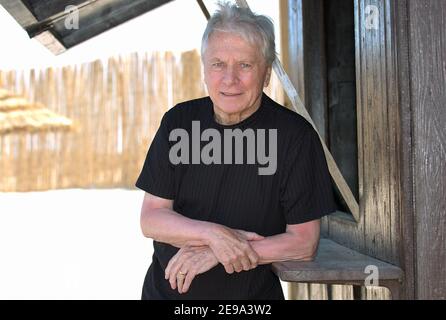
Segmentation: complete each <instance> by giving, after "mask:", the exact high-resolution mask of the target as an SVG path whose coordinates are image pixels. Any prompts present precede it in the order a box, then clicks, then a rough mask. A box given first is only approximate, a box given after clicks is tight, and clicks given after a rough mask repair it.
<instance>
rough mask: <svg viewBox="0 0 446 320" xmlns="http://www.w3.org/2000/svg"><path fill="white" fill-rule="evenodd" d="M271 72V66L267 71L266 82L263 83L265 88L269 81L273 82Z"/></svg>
mask: <svg viewBox="0 0 446 320" xmlns="http://www.w3.org/2000/svg"><path fill="white" fill-rule="evenodd" d="M271 70H272V67H271V66H269V67H268V69H267V70H266V76H265V82H264V83H263V86H264V87H265V88H266V87H267V86H268V85H269V81H270V80H271Z"/></svg>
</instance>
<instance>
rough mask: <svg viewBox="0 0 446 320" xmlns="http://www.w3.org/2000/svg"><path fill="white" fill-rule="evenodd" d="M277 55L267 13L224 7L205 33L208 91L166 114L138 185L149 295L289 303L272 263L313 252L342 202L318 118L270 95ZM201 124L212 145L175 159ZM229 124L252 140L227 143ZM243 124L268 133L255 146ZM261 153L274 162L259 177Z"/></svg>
mask: <svg viewBox="0 0 446 320" xmlns="http://www.w3.org/2000/svg"><path fill="white" fill-rule="evenodd" d="M274 59H275V43H274V28H273V24H272V23H271V21H270V20H269V19H268V18H267V17H265V16H262V15H256V14H254V13H252V12H251V11H250V10H247V9H243V8H238V7H237V6H235V5H230V4H221V5H220V9H219V10H218V11H217V12H216V13H215V14H214V15H213V17H212V18H211V19H210V20H209V22H208V25H207V28H206V30H205V32H204V35H203V41H202V61H203V66H204V78H205V83H206V85H207V88H208V92H209V97H205V98H201V99H196V100H192V101H187V102H184V103H180V104H178V105H177V106H175V107H173V108H172V109H170V110H169V111H168V112H167V113H166V114H165V115H164V117H163V119H162V121H161V125H160V128H159V130H158V132H157V134H156V136H155V138H154V140H153V142H152V144H151V146H150V149H149V151H148V154H147V158H146V161H145V163H144V167H143V169H142V171H141V175H140V176H139V178H138V181H137V183H136V186H137V187H139V188H141V189H142V190H144V191H145V192H146V193H145V197H144V200H143V205H142V210H141V228H142V231H143V234H144V235H145V236H146V237H149V238H152V239H154V255H153V261H152V264H151V266H150V268H149V270H148V272H147V275H146V278H145V281H144V286H143V293H142V298H143V299H283V293H282V289H281V286H280V282H279V279H278V278H277V276H276V275H275V274H274V273H273V272H272V270H271V267H270V264H271V263H272V262H275V261H284V260H290V259H298V260H310V259H312V257H313V256H314V254H315V252H316V249H317V245H318V241H319V227H320V222H319V219H320V218H321V217H322V216H324V215H326V214H329V213H331V212H333V211H335V210H336V206H335V202H334V200H333V194H332V189H331V181H330V176H329V173H328V170H327V164H326V162H325V157H324V154H323V151H322V148H321V144H320V141H319V139H318V136H317V134H316V132H315V131H314V129H313V128H312V126H311V125H310V124H309V123H308V122H307V121H306V120H305V119H304V118H302V117H301V116H299V115H298V114H296V113H294V112H292V111H290V110H288V109H286V108H285V107H283V106H281V105H279V104H277V103H275V102H274V101H272V100H271V99H270V98H269V97H267V96H266V95H265V94H263V87H266V86H267V85H268V82H269V79H270V76H271V65H272V63H273V61H274ZM197 122H199V124H200V126H199V128H200V130H203V134H202V136H201V143H203V142H206V141H209V144H211V143H212V148H207V149H206V146H204V147H203V148H198V147H197V146H194V145H192V146H191V148H190V149H191V152H190V153H188V154H187V155H186V156H184V154H182V155H181V154H179V155H178V154H177V156H178V157H177V158H176V160H175V161H172V157H173V155H175V154H176V153H182V152H184V150H183V149H181V150H180V149H178V148H176V144H177V143H179V140H181V139H183V141H182V144H183V145H184V143H187V142H190V141H191V140H190V139H191V138H190V137H191V136H193V135H196V133H195V134H194V133H193V130H192V129H193V125H194V123H197ZM195 128H196V127H195ZM179 129H181V131H178V130H179ZM210 129H212V131H208V133H209V134H205V130H210ZM227 130H233V131H234V130H237V131H236V132H238V134H241V135H242V138H243V139H239V140H242V142H246V143H238V144H237V143H236V144H235V147H234V146H233V145H232V144H231V145H230V147H228V145H229V144H227V143H225V140H226V139H223V138H222V137H224V136H225V134H226V133H227ZM181 132H183V133H187V134H182V133H181ZM210 132H212V133H210ZM247 132H255V133H256V134H257V135H256V137H257V138H259V137H262V138H263V139H256V146H257V148H254V147H253V146H252V144H253V143H252V141H251V143H250V140H249V134H248V133H247ZM219 134H221V136H220V137H219ZM203 136H205V137H204V138H205V139H204V140H205V141H202V140H203ZM266 136H268V138H266ZM274 136H275V138H276V139H274ZM245 138H246V139H245ZM192 139H193V137H192ZM259 141H260V142H259ZM200 147H201V145H200ZM175 148H176V149H175ZM234 148H235V149H236V150H235V151H234V150H233V149H234ZM210 149H212V150H210ZM258 149H262V151H263V152H264V153H265V154H266V153H267V154H268V155H269V156H270V158H271V156H273V157H275V158H276V159H274V160H275V163H276V164H277V168H276V169H275V170H269V171H268V172H267V173H266V174H260V171H259V170H258V169H259V167H262V166H264V165H265V163H262V161H261V158H262V157H260V155H261V152H257V151H258ZM255 150H257V151H255ZM216 153H217V154H218V156H217V157H214V156H215V154H216ZM219 153H220V154H219ZM253 153H254V154H253ZM240 154H241V156H240ZM200 156H201V157H203V156H209V157H210V158H211V159H214V160H213V161H207V162H206V163H203V161H195V162H194V161H193V158H194V157H200ZM188 157H191V159H187V158H188ZM178 159H180V160H181V159H183V160H190V161H178ZM218 159H228V160H234V161H228V162H223V161H219V160H218ZM248 159H251V161H247V160H248ZM252 159H256V160H257V161H254V162H253V161H252ZM237 160H238V161H237Z"/></svg>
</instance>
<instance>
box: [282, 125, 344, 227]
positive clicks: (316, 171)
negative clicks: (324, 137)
mask: <svg viewBox="0 0 446 320" xmlns="http://www.w3.org/2000/svg"><path fill="white" fill-rule="evenodd" d="M284 168H285V170H284V172H283V174H282V176H281V177H282V178H281V179H282V181H281V191H280V193H281V194H280V201H281V205H282V208H283V210H284V214H285V220H286V222H287V224H299V223H304V222H307V221H311V220H316V219H319V218H321V217H323V216H324V215H327V214H330V213H332V212H334V211H336V203H335V201H334V196H333V189H332V184H331V178H330V173H329V171H328V167H327V162H326V160H325V155H324V151H323V149H322V145H321V142H320V140H319V137H318V135H317V133H316V131H315V130H314V129H313V128H312V127H310V128H308V129H306V131H305V132H304V133H303V134H302V135H301V136H300V138H299V139H298V141H293V142H292V147H290V151H289V152H288V154H287V158H286V160H285V165H284Z"/></svg>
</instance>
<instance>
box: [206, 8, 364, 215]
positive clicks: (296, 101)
mask: <svg viewBox="0 0 446 320" xmlns="http://www.w3.org/2000/svg"><path fill="white" fill-rule="evenodd" d="M236 3H237V5H238V6H239V7H242V8H248V9H249V5H248V3H247V2H246V0H236ZM203 5H204V4H203ZM273 69H274V71H275V73H276V74H277V76H278V78H279V79H280V82H281V83H282V86H283V88H284V90H285V92H286V94H287V96H288V98H289V99H290V101H291V105H292V106H293V109H294V111H295V112H297V113H298V114H300V115H301V116H303V117H304V118H305V119H306V120H307V121H308V122H309V123H311V125H312V126H313V128H314V130H316V132H317V134H318V136H319V139H320V141H321V144H322V147H323V149H324V153H325V158H326V159H327V165H328V169H329V170H330V174H331V176H332V177H333V180H334V182H335V183H336V186H337V187H338V189H339V191H340V193H341V195H342V197H343V198H344V201H345V202H346V203H347V206H348V208H349V209H350V211H351V212H352V215H353V217H354V218H355V220H356V221H359V205H358V202H357V201H356V199H355V197H354V196H353V193H352V191H351V190H350V187H349V186H348V184H347V182H346V181H345V179H344V177H343V176H342V173H341V171H339V168H338V166H337V165H336V162H335V160H334V159H333V156H332V155H331V153H330V151H329V150H328V148H327V146H326V145H325V141H324V140H323V139H322V138H321V136H320V134H319V131H318V130H317V128H316V126H315V125H314V122H313V120H312V119H311V117H310V115H309V114H308V111H307V109H305V107H304V105H303V103H302V100H301V99H300V96H299V94H298V92H297V90H296V88H294V86H293V84H292V83H291V80H290V78H289V77H288V75H287V74H286V72H285V70H284V69H283V67H282V64H281V63H280V61H279V60H278V59H276V60H274V62H273Z"/></svg>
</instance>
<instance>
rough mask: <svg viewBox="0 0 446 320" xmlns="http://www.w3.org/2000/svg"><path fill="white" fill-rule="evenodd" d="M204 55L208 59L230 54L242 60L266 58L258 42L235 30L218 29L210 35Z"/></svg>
mask: <svg viewBox="0 0 446 320" xmlns="http://www.w3.org/2000/svg"><path fill="white" fill-rule="evenodd" d="M204 56H205V58H206V59H212V58H219V56H222V57H223V56H224V57H228V56H229V57H233V58H239V59H242V60H246V59H249V60H265V59H264V57H263V54H262V50H261V49H260V45H259V43H258V42H256V41H254V40H251V39H246V37H244V36H243V35H241V34H239V33H236V32H233V31H228V30H218V29H216V30H214V32H212V34H210V35H209V38H208V43H207V46H206V50H205V52H204Z"/></svg>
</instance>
